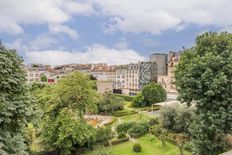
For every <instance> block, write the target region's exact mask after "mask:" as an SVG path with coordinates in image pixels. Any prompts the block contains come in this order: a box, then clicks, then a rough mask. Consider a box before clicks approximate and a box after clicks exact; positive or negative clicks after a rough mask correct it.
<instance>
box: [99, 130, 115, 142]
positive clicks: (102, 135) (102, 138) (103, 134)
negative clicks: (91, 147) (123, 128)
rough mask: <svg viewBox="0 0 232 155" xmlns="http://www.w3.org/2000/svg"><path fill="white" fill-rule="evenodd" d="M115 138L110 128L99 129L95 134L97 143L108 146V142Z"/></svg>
mask: <svg viewBox="0 0 232 155" xmlns="http://www.w3.org/2000/svg"><path fill="white" fill-rule="evenodd" d="M112 137H113V132H112V130H111V128H110V127H102V128H98V129H97V131H96V134H95V142H96V143H102V144H107V143H108V140H110V139H111V138H112Z"/></svg>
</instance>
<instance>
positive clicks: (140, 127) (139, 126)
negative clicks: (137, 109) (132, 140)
mask: <svg viewBox="0 0 232 155" xmlns="http://www.w3.org/2000/svg"><path fill="white" fill-rule="evenodd" d="M148 129H149V124H148V122H142V123H135V124H133V125H132V126H131V128H130V129H129V130H128V133H129V134H130V135H131V136H132V137H139V136H142V135H144V134H145V133H147V132H148Z"/></svg>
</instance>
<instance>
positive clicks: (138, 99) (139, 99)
mask: <svg viewBox="0 0 232 155" xmlns="http://www.w3.org/2000/svg"><path fill="white" fill-rule="evenodd" d="M132 106H134V107H144V106H146V102H145V99H144V97H143V95H142V93H138V94H137V95H136V96H135V97H134V98H133V101H132Z"/></svg>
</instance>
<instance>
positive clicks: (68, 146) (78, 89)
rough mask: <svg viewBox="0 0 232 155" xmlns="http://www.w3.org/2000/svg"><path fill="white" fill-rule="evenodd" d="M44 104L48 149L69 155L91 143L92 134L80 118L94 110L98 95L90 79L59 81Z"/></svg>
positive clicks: (74, 75) (75, 76) (76, 75)
mask: <svg viewBox="0 0 232 155" xmlns="http://www.w3.org/2000/svg"><path fill="white" fill-rule="evenodd" d="M49 93H50V94H52V95H51V96H49V97H48V100H47V105H48V106H47V110H46V111H45V112H46V113H45V116H44V123H43V131H42V136H43V140H44V142H45V143H46V144H48V145H49V146H50V147H52V148H55V149H56V150H58V151H61V154H70V153H71V152H72V151H74V149H75V148H77V147H80V146H83V145H85V144H88V143H90V142H92V141H93V140H92V137H93V136H94V132H95V131H94V130H93V128H92V127H91V126H89V125H87V123H86V121H85V120H84V117H83V115H84V114H85V113H86V112H87V111H92V110H96V103H97V102H98V97H99V96H98V94H97V92H96V91H95V90H94V89H93V81H91V80H90V79H89V76H88V75H86V74H82V73H79V72H76V73H72V74H70V75H68V76H67V77H65V78H62V79H61V80H60V81H59V83H57V84H55V85H54V86H52V87H51V90H50V92H49Z"/></svg>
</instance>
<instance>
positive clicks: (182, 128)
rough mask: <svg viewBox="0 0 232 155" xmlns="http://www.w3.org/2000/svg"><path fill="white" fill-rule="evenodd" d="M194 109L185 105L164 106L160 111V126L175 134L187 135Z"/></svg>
mask: <svg viewBox="0 0 232 155" xmlns="http://www.w3.org/2000/svg"><path fill="white" fill-rule="evenodd" d="M194 111H195V109H194V108H193V107H187V106H185V105H178V104H173V105H166V106H163V107H162V108H161V110H160V113H159V114H160V122H161V126H162V127H163V128H165V129H167V130H170V131H172V132H175V133H185V134H188V133H189V126H190V124H191V123H192V121H193V120H194V117H195V114H194Z"/></svg>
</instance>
